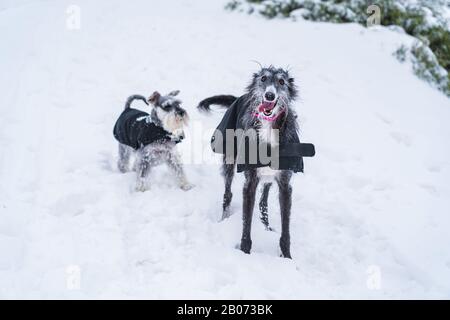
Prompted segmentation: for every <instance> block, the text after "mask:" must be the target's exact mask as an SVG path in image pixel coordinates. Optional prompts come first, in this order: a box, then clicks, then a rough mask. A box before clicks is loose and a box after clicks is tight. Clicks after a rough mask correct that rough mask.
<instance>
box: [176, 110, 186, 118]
mask: <svg viewBox="0 0 450 320" xmlns="http://www.w3.org/2000/svg"><path fill="white" fill-rule="evenodd" d="M185 114H186V111H184V110H177V115H179V116H180V117H184V115H185Z"/></svg>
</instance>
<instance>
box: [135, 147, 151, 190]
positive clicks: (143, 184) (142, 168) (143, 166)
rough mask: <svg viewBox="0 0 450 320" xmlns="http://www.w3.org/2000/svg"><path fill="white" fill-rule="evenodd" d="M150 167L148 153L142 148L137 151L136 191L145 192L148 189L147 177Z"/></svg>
mask: <svg viewBox="0 0 450 320" xmlns="http://www.w3.org/2000/svg"><path fill="white" fill-rule="evenodd" d="M151 165H152V158H151V156H150V152H149V151H148V150H147V149H146V148H144V149H142V150H138V151H137V159H136V165H135V169H136V191H142V192H144V191H146V190H148V189H149V181H148V175H149V173H150V168H151Z"/></svg>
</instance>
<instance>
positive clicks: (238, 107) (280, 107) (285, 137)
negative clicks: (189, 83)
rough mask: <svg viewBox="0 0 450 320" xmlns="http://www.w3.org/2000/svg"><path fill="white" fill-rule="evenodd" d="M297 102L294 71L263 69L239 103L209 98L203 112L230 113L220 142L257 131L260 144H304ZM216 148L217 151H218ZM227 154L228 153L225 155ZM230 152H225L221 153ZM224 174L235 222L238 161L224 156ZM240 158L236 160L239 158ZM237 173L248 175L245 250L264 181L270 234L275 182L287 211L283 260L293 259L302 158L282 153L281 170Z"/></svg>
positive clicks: (253, 168) (258, 167)
mask: <svg viewBox="0 0 450 320" xmlns="http://www.w3.org/2000/svg"><path fill="white" fill-rule="evenodd" d="M296 97H297V88H296V85H295V84H294V79H293V78H292V77H291V76H290V75H289V72H288V71H286V70H284V69H280V68H275V67H273V66H270V67H268V68H262V69H261V70H260V71H259V72H257V73H255V74H254V75H253V77H252V79H251V82H250V84H249V85H248V87H247V92H246V93H245V94H244V95H243V96H241V97H239V98H237V97H234V96H231V95H220V96H214V97H211V98H207V99H205V100H203V101H201V102H200V103H199V106H198V108H199V109H200V110H204V111H207V110H210V105H212V104H216V105H221V106H225V107H227V108H228V110H227V112H226V114H225V115H224V118H223V119H222V122H221V123H220V124H219V127H218V128H217V130H216V133H215V135H214V136H213V139H212V142H214V141H215V138H216V136H218V135H217V133H221V134H220V137H221V138H223V137H224V136H225V133H224V131H225V129H227V130H228V129H240V128H242V129H244V130H254V131H256V135H257V139H258V141H262V142H265V143H266V144H269V145H272V146H274V145H279V146H280V148H281V147H283V146H290V145H292V144H295V143H299V139H298V124H297V120H296V118H297V117H296V114H295V112H294V111H293V109H292V107H291V106H292V102H293V101H294V100H295V98H296ZM213 149H214V146H213ZM222 151H223V150H222ZM220 153H224V152H220ZM223 159H224V160H223V166H222V174H223V176H224V179H225V193H224V196H223V215H222V218H223V219H225V218H227V217H229V215H230V212H229V207H230V203H231V198H232V193H231V184H232V181H233V176H234V172H235V167H236V161H231V163H230V161H227V156H225V155H224V158H223ZM235 159H236V157H235ZM237 171H238V172H239V171H244V173H245V184H244V189H243V232H242V239H241V244H240V248H241V250H242V251H244V252H245V253H250V250H251V246H252V241H251V236H250V232H251V223H252V215H253V208H254V204H255V195H256V190H257V187H258V184H259V182H260V181H263V183H264V184H263V188H262V189H263V192H262V196H261V200H260V202H259V208H260V212H261V220H262V222H263V223H264V224H265V226H266V228H267V229H269V230H270V227H269V221H268V214H267V208H268V206H267V199H268V195H269V190H270V188H271V186H272V182H273V180H275V181H276V183H277V185H278V188H279V201H280V210H281V238H280V249H281V254H282V256H283V257H286V258H291V253H290V233H289V220H290V215H291V197H292V187H291V185H290V179H291V176H292V173H293V172H302V171H303V159H302V157H295V156H294V157H292V156H290V157H282V156H281V154H280V161H279V166H278V167H277V168H275V169H274V168H272V166H271V165H269V166H268V165H267V164H266V165H263V164H260V163H256V164H254V165H248V164H243V165H242V164H241V165H240V164H239V163H238V164H237Z"/></svg>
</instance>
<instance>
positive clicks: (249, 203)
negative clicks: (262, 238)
mask: <svg viewBox="0 0 450 320" xmlns="http://www.w3.org/2000/svg"><path fill="white" fill-rule="evenodd" d="M258 182H259V178H258V175H257V171H256V169H251V170H248V171H245V184H244V190H243V197H244V201H243V207H242V222H243V229H242V238H241V250H242V251H244V252H245V253H250V250H251V248H252V239H251V230H252V216H253V208H254V206H255V196H256V188H257V187H258Z"/></svg>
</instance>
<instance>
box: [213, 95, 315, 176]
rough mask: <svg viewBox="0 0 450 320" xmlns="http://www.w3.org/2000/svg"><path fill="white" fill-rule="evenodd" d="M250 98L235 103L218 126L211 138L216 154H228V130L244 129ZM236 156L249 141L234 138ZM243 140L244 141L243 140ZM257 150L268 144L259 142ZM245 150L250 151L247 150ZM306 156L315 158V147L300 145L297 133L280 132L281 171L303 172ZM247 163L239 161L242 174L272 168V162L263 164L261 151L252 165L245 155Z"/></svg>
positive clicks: (279, 162)
mask: <svg viewBox="0 0 450 320" xmlns="http://www.w3.org/2000/svg"><path fill="white" fill-rule="evenodd" d="M246 101H248V98H247V96H246V95H244V96H241V97H240V98H238V99H237V100H235V101H234V102H233V104H232V105H231V106H230V107H229V108H228V110H227V112H226V113H225V115H224V116H223V118H222V121H221V122H220V124H219V125H218V127H217V129H216V130H215V132H214V135H213V136H212V138H211V147H212V150H213V151H214V152H217V153H222V154H225V153H226V144H227V143H226V130H227V129H232V130H236V129H243V130H245V129H244V124H243V121H242V119H243V117H244V116H247V115H245V113H246V112H248V110H247V108H248V104H247V103H246ZM234 139H235V141H234V155H235V156H236V155H237V154H238V153H239V150H242V149H241V148H239V150H238V146H242V142H244V143H247V142H248V141H238V138H237V137H234ZM241 140H242V139H241ZM220 141H222V143H223V145H220ZM257 148H268V145H267V144H266V143H262V142H259V141H258V144H257ZM243 150H248V148H245V149H243ZM267 150H268V155H269V156H270V148H268V149H267ZM302 155H304V156H313V155H314V146H313V145H311V144H302V143H300V139H299V137H298V134H297V132H295V133H293V132H290V134H289V135H284V134H283V132H282V131H281V130H280V136H279V153H278V156H279V158H278V168H273V169H280V170H292V171H294V172H303V157H302ZM244 157H245V158H244V160H245V161H238V163H237V172H242V171H245V170H250V169H254V168H259V167H266V166H271V167H272V165H271V162H269V163H262V162H261V159H260V157H259V149H258V153H257V161H256V163H250V159H249V156H248V155H247V154H245V155H244Z"/></svg>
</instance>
